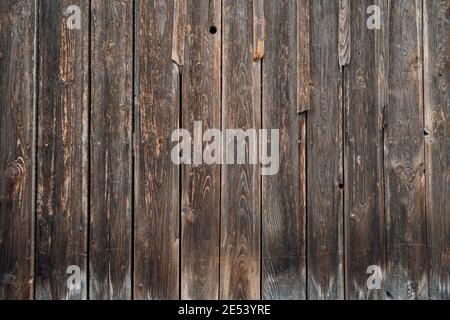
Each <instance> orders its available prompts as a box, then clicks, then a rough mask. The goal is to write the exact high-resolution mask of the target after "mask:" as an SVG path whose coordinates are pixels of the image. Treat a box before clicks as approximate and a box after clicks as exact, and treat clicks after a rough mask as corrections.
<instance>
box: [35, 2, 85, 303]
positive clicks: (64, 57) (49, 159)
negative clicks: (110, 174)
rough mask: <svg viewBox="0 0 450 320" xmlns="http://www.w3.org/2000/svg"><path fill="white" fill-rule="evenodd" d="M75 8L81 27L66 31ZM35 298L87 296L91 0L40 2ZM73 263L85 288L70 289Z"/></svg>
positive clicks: (82, 286)
mask: <svg viewBox="0 0 450 320" xmlns="http://www.w3.org/2000/svg"><path fill="white" fill-rule="evenodd" d="M70 5H78V6H79V8H80V9H81V29H80V30H77V29H73V30H71V29H68V28H67V24H66V20H67V17H68V15H67V14H65V12H66V10H67V8H68V7H69V6H70ZM39 24H40V29H39V30H40V32H39V50H40V57H39V58H40V60H39V65H40V77H39V108H38V109H39V114H38V126H39V132H38V181H37V185H38V189H37V192H38V194H37V235H36V241H37V248H36V250H37V252H36V255H37V266H36V273H37V274H36V298H37V299H57V300H60V299H86V298H87V287H86V260H87V259H86V256H87V230H88V228H87V226H88V221H87V213H88V158H89V155H88V119H89V112H88V107H89V79H88V77H89V57H88V54H89V51H88V50H89V4H88V3H86V2H85V1H68V0H67V1H66V0H63V1H59V2H54V1H50V0H45V1H40V10H39ZM69 266H77V267H79V268H80V270H81V288H76V287H72V288H69V287H68V286H67V279H68V277H69V276H70V275H69V274H67V269H68V267H69Z"/></svg>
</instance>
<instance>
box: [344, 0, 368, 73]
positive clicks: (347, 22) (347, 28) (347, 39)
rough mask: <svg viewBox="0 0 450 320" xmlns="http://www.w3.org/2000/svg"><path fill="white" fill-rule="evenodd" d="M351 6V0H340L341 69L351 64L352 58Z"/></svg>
mask: <svg viewBox="0 0 450 320" xmlns="http://www.w3.org/2000/svg"><path fill="white" fill-rule="evenodd" d="M350 4H351V1H350V0H339V65H340V66H341V67H343V66H345V65H346V64H349V63H350V57H351V31H352V29H351V14H350V10H351V9H350ZM363 12H364V11H363Z"/></svg>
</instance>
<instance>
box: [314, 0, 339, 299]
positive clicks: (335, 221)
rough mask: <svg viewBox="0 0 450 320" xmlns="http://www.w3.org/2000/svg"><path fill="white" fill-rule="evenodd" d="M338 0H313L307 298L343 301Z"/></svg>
mask: <svg viewBox="0 0 450 320" xmlns="http://www.w3.org/2000/svg"><path fill="white" fill-rule="evenodd" d="M338 18H339V2H337V1H325V0H320V1H312V2H311V17H310V19H311V40H310V41H311V56H310V58H311V66H312V68H311V81H312V89H311V91H312V92H311V110H310V111H309V112H308V121H307V137H308V142H307V180H308V188H307V189H308V191H307V193H308V196H307V213H308V216H307V237H308V240H307V259H308V299H342V298H343V297H344V277H343V271H344V267H343V189H342V188H343V166H342V163H343V161H342V160H343V159H342V149H343V148H342V145H343V141H342V103H341V99H342V80H341V72H340V66H339V54H338V53H339V51H338V48H339V45H338V30H339V25H338Z"/></svg>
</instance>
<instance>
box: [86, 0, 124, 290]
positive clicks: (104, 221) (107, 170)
mask: <svg viewBox="0 0 450 320" xmlns="http://www.w3.org/2000/svg"><path fill="white" fill-rule="evenodd" d="M91 39H92V40H91V41H92V42H91V47H92V50H91V61H92V71H91V75H92V79H91V92H92V103H91V132H90V139H91V148H90V150H91V154H90V159H91V162H90V168H91V169H90V171H91V175H90V194H91V197H90V256H89V279H90V280H89V298H90V299H130V298H131V236H132V235H131V229H132V228H131V222H132V221H131V218H132V217H131V206H132V200H131V183H132V180H131V177H132V176H131V175H132V172H131V166H132V155H131V152H132V117H133V97H132V88H133V87H132V78H133V48H132V46H133V41H132V40H133V12H132V1H131V0H125V1H120V2H119V1H104V0H93V1H92V36H91Z"/></svg>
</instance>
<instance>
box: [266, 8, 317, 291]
mask: <svg viewBox="0 0 450 320" xmlns="http://www.w3.org/2000/svg"><path fill="white" fill-rule="evenodd" d="M264 10H265V17H266V41H265V55H264V58H263V82H262V87H263V114H262V124H263V128H264V129H278V130H279V131H280V133H279V134H280V147H279V154H280V156H279V171H278V172H276V174H275V175H272V176H263V178H262V275H261V276H262V298H263V299H305V297H306V265H305V264H306V260H305V205H304V202H305V196H306V195H305V193H304V191H305V189H304V187H303V185H304V183H305V181H304V180H301V178H302V176H303V178H304V173H303V172H301V170H304V167H303V166H301V162H302V163H303V162H304V159H303V157H304V156H305V150H304V147H305V143H304V142H305V141H304V132H302V129H304V126H303V125H302V121H304V119H305V116H304V115H301V116H298V115H297V102H298V100H297V98H298V97H297V85H298V82H297V74H298V73H297V61H298V60H297V3H296V1H278V2H275V1H271V0H267V1H265V3H264ZM308 85H309V84H308ZM271 138H272V139H273V137H271ZM270 150H271V152H274V151H275V150H274V149H272V148H271V149H270Z"/></svg>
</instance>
